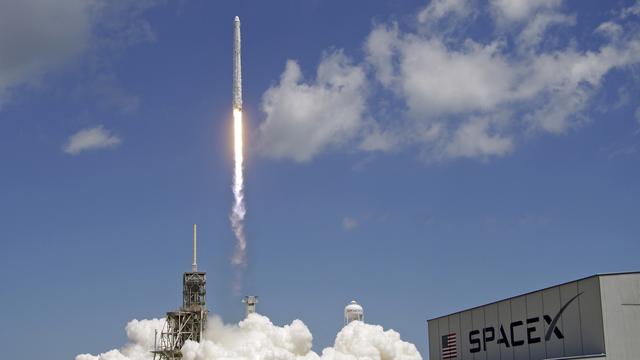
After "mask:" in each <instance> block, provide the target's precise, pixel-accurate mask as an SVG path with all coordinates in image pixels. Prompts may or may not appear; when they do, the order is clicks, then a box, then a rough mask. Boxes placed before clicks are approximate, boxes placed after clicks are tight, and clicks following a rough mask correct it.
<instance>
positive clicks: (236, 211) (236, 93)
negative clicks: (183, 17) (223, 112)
mask: <svg viewBox="0 0 640 360" xmlns="http://www.w3.org/2000/svg"><path fill="white" fill-rule="evenodd" d="M233 25H234V32H233V33H234V41H233V152H234V162H235V164H234V172H233V197H234V202H233V208H232V209H231V215H230V216H229V218H230V220H231V227H232V229H233V233H234V234H235V237H236V248H235V252H234V254H233V257H232V258H231V264H232V265H233V266H234V267H236V271H237V272H236V280H235V283H234V289H235V291H236V292H239V291H240V288H241V278H242V269H243V268H244V267H245V266H246V265H247V259H246V249H247V240H246V238H245V234H244V216H245V214H246V208H245V205H244V176H243V164H242V163H243V160H244V159H243V153H242V147H243V144H242V143H243V131H242V69H241V63H240V18H238V17H237V16H236V18H235V20H234V22H233Z"/></svg>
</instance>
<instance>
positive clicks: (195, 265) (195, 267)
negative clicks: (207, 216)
mask: <svg viewBox="0 0 640 360" xmlns="http://www.w3.org/2000/svg"><path fill="white" fill-rule="evenodd" d="M197 238H198V226H197V225H196V224H193V264H191V271H192V272H196V271H198V262H197V261H196V253H197V242H198V240H197Z"/></svg>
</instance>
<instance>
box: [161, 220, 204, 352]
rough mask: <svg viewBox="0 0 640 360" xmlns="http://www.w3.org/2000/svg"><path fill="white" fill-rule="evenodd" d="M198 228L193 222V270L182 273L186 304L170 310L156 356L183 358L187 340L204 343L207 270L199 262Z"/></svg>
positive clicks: (183, 301) (183, 303)
mask: <svg viewBox="0 0 640 360" xmlns="http://www.w3.org/2000/svg"><path fill="white" fill-rule="evenodd" d="M196 243H197V227H196V225H195V224H194V225H193V263H192V265H191V271H190V272H185V273H184V274H183V276H182V307H181V308H180V310H176V311H169V312H167V318H166V322H165V324H164V327H163V328H162V332H161V333H160V337H159V339H158V334H157V333H156V338H155V344H154V349H153V351H152V353H153V359H154V360H177V359H181V358H182V352H181V349H182V346H183V345H184V343H185V342H186V341H187V340H192V341H196V342H200V340H201V339H202V333H203V332H204V329H205V327H206V325H207V324H206V323H207V314H208V310H207V306H206V302H205V296H206V293H207V290H206V284H207V273H205V272H202V271H198V265H197V262H196V249H197V248H196Z"/></svg>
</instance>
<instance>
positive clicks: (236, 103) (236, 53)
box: [233, 16, 242, 111]
mask: <svg viewBox="0 0 640 360" xmlns="http://www.w3.org/2000/svg"><path fill="white" fill-rule="evenodd" d="M233 27H234V31H233V109H234V110H240V111H242V66H241V62H240V18H239V17H237V16H236V18H235V20H234V21H233Z"/></svg>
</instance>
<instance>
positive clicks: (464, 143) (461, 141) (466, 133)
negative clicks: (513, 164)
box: [444, 118, 513, 158]
mask: <svg viewBox="0 0 640 360" xmlns="http://www.w3.org/2000/svg"><path fill="white" fill-rule="evenodd" d="M512 150H513V141H512V139H510V138H508V137H504V136H502V135H500V134H498V133H497V132H496V131H495V130H493V129H492V128H491V122H490V121H489V119H486V118H472V119H470V120H468V121H466V122H464V123H463V124H462V125H460V126H459V127H458V128H457V129H456V130H455V133H454V135H453V138H452V140H451V141H450V142H449V143H448V144H447V145H446V148H445V154H444V155H445V156H447V157H450V158H456V157H468V158H474V157H489V156H502V155H506V154H508V153H509V152H511V151H512Z"/></svg>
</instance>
